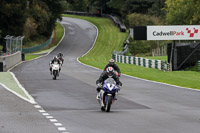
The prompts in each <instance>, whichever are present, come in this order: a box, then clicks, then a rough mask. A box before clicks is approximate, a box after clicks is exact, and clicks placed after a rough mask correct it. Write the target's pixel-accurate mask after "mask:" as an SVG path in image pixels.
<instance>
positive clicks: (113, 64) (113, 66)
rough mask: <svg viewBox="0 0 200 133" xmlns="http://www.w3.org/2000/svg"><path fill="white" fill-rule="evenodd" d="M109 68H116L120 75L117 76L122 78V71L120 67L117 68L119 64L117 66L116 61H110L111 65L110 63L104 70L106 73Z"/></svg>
mask: <svg viewBox="0 0 200 133" xmlns="http://www.w3.org/2000/svg"><path fill="white" fill-rule="evenodd" d="M108 67H112V68H114V70H115V71H117V73H118V74H117V76H118V77H120V75H121V72H120V69H119V67H118V66H117V64H115V60H114V59H110V60H109V63H108V64H107V65H106V67H105V68H104V71H106V69H107V68H108Z"/></svg>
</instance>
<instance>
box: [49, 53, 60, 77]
mask: <svg viewBox="0 0 200 133" xmlns="http://www.w3.org/2000/svg"><path fill="white" fill-rule="evenodd" d="M56 63H57V64H59V66H60V60H59V59H58V58H57V56H55V57H53V60H51V61H50V63H49V66H50V74H51V75H52V64H56ZM59 72H60V67H59Z"/></svg>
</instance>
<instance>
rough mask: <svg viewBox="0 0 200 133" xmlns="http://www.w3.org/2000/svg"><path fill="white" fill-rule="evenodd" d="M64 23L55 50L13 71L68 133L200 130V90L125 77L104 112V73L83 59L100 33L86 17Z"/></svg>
mask: <svg viewBox="0 0 200 133" xmlns="http://www.w3.org/2000/svg"><path fill="white" fill-rule="evenodd" d="M62 24H63V26H64V27H65V37H64V39H63V40H62V42H61V43H60V45H59V46H58V47H57V48H56V49H55V50H54V51H52V52H51V53H50V54H49V55H48V56H45V57H42V58H39V59H36V60H33V61H29V62H25V63H22V64H21V65H19V66H17V67H15V68H14V69H12V72H14V74H15V75H16V77H17V78H18V80H19V81H20V83H21V84H22V85H23V86H24V87H25V88H26V89H27V91H28V92H29V93H30V94H31V95H32V96H33V98H34V99H35V100H36V102H37V103H38V104H39V105H41V106H42V107H43V108H44V109H45V110H46V111H47V112H48V113H49V114H51V115H52V116H54V117H55V118H56V119H57V120H59V122H61V123H62V124H63V126H64V127H66V131H67V132H70V133H199V132H200V128H199V125H200V120H199V119H200V96H199V95H200V92H198V91H194V90H189V89H185V88H179V87H173V86H169V85H164V84H159V83H154V82H149V81H145V80H141V79H137V78H131V77H128V76H125V75H122V77H121V81H122V83H123V88H122V89H121V91H120V93H119V96H118V100H117V101H116V102H115V103H114V104H113V105H112V107H111V112H109V113H106V112H102V111H101V110H100V106H99V104H98V102H97V100H96V85H95V82H96V80H97V79H98V78H99V75H100V74H101V72H102V70H98V69H95V68H92V67H88V66H86V65H83V64H80V63H79V62H78V61H77V58H78V57H80V56H82V55H83V54H85V53H86V52H87V51H88V50H89V49H90V48H91V47H92V45H93V43H94V40H95V38H96V35H97V29H96V28H95V27H94V25H92V24H91V23H89V22H87V21H84V20H80V19H72V18H66V17H64V18H63V21H62ZM58 52H62V53H63V54H64V56H65V62H64V64H63V67H62V70H61V74H60V77H59V78H58V80H52V78H51V76H50V72H49V66H48V64H49V61H50V60H51V59H52V58H53V56H54V55H56V54H57V53H58ZM122 73H123V72H122ZM49 128H53V125H52V127H51V126H49ZM37 133H39V132H37ZM41 133H44V131H41ZM47 133H49V132H47Z"/></svg>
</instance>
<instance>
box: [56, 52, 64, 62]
mask: <svg viewBox="0 0 200 133" xmlns="http://www.w3.org/2000/svg"><path fill="white" fill-rule="evenodd" d="M57 57H58V59H59V60H60V61H62V62H61V63H62V64H63V63H64V58H63V54H62V53H61V52H60V53H58V55H57Z"/></svg>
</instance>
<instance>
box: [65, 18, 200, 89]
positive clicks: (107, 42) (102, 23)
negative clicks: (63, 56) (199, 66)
mask: <svg viewBox="0 0 200 133" xmlns="http://www.w3.org/2000/svg"><path fill="white" fill-rule="evenodd" d="M64 16H67V17H73V18H80V19H85V20H87V21H90V22H92V23H93V24H95V25H96V26H97V27H98V29H99V36H98V38H97V42H96V44H95V46H94V48H93V49H92V50H91V51H90V52H89V53H88V54H87V55H86V56H84V57H81V58H79V60H80V61H81V62H83V63H85V64H88V65H92V66H95V67H98V68H100V69H103V68H104V66H105V65H106V64H107V63H108V59H110V58H111V55H112V52H113V51H114V50H116V51H120V50H122V44H123V41H124V40H125V38H126V37H127V33H121V32H119V30H118V29H117V28H116V27H115V26H114V25H113V24H112V22H111V21H110V20H108V19H105V18H96V17H84V16H73V15H64ZM150 58H151V57H150ZM153 59H159V60H166V57H158V58H157V57H156V58H155V57H153ZM117 64H118V66H119V67H120V69H121V72H122V73H124V74H128V75H131V76H135V77H139V78H143V79H148V80H153V81H158V82H163V83H168V84H172V85H178V86H182V87H189V88H194V89H200V82H199V81H200V73H198V72H194V71H172V72H163V71H160V70H157V69H153V68H145V67H141V66H136V65H131V64H122V63H117ZM122 82H123V81H122Z"/></svg>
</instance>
